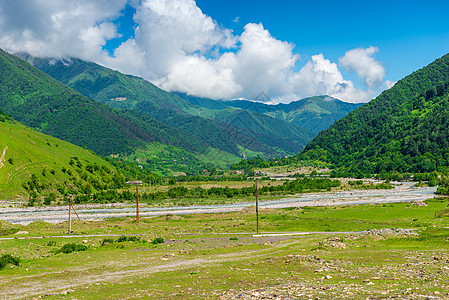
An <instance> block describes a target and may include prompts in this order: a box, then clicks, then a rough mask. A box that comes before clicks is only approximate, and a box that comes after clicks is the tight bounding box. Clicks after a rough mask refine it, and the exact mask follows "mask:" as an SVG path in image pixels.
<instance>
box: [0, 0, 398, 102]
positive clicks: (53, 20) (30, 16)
mask: <svg viewBox="0 0 449 300" xmlns="http://www.w3.org/2000/svg"><path fill="white" fill-rule="evenodd" d="M5 2H6V3H5ZM127 3H129V4H131V5H133V6H134V7H135V8H136V14H135V15H134V21H135V23H136V28H135V37H133V38H130V39H129V40H127V41H125V42H123V43H122V44H121V45H120V46H119V47H118V48H116V49H115V51H114V54H113V56H111V55H109V53H108V52H106V51H104V50H103V46H104V45H105V44H106V43H107V41H108V40H110V39H113V38H116V37H119V36H120V35H119V33H118V32H117V26H116V25H115V24H114V20H115V19H116V18H117V17H118V16H119V15H120V12H121V10H122V9H123V8H124V7H125V5H126V4H127ZM236 21H238V19H236ZM0 47H2V48H5V49H6V50H8V51H27V52H29V53H31V54H32V55H36V56H42V57H67V56H73V57H79V58H81V59H86V60H92V61H95V62H97V63H100V64H102V65H105V66H108V67H111V68H114V69H117V70H119V71H122V72H124V73H128V74H134V75H138V76H141V77H143V78H145V79H147V80H150V81H152V82H153V83H155V84H157V85H159V86H160V87H162V88H164V89H167V90H177V91H182V92H186V93H189V94H193V95H197V96H202V97H209V98H214V99H230V98H238V97H245V98H250V99H251V98H254V97H256V95H258V94H259V93H260V92H265V93H266V94H268V95H269V96H270V97H271V98H272V99H273V101H278V102H287V101H291V100H294V99H300V98H302V97H307V96H314V95H321V94H327V95H330V96H332V97H335V98H338V99H341V100H344V101H350V102H366V101H368V100H369V99H371V97H372V96H374V95H375V94H376V93H378V92H379V91H380V89H381V88H385V87H388V86H390V85H391V82H390V83H389V82H385V83H383V79H384V77H385V69H384V68H383V66H382V65H381V64H380V63H379V62H378V61H376V60H375V59H374V57H373V56H374V54H375V53H376V52H378V49H377V48H376V47H370V48H367V49H363V48H359V49H353V50H350V51H348V52H346V54H345V55H344V57H342V58H340V65H341V66H344V67H346V68H348V69H350V70H352V71H354V72H356V73H357V75H358V76H359V77H360V78H361V79H362V80H363V81H364V82H365V83H366V88H364V89H358V88H356V87H355V86H354V83H353V82H352V81H350V80H346V79H345V78H343V75H342V73H341V72H340V70H339V68H338V65H337V64H336V63H333V62H331V61H329V60H328V59H326V58H325V57H324V55H323V54H317V55H313V56H312V57H311V59H309V60H307V61H305V64H304V66H303V67H302V68H301V69H300V70H297V66H296V64H297V62H298V61H299V60H300V55H299V54H297V53H295V52H294V48H295V46H294V45H293V44H292V43H289V42H286V41H280V40H278V39H276V38H275V37H274V36H272V35H271V34H270V32H269V31H268V30H267V29H266V28H264V27H263V25H262V24H253V23H249V24H247V25H246V26H245V27H244V31H243V33H242V34H241V35H240V36H236V35H234V34H233V33H232V31H231V30H229V29H226V28H222V27H221V26H219V25H218V24H217V22H216V21H214V20H213V19H212V18H211V17H209V16H207V15H205V14H204V13H203V12H202V11H201V9H200V8H198V6H197V5H196V2H195V1H194V0H142V1H138V0H132V1H127V0H96V1H91V0H73V1H67V0H53V1H47V0H34V1H27V0H15V1H3V2H2V3H1V4H0ZM382 83H383V84H384V85H382Z"/></svg>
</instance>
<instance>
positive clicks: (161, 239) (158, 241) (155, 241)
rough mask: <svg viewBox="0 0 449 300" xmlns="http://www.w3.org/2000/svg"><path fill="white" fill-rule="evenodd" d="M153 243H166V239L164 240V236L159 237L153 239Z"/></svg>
mask: <svg viewBox="0 0 449 300" xmlns="http://www.w3.org/2000/svg"><path fill="white" fill-rule="evenodd" d="M152 243H153V244H154V245H157V244H163V243H165V241H164V239H163V238H161V237H158V238H155V239H154V240H153V241H152Z"/></svg>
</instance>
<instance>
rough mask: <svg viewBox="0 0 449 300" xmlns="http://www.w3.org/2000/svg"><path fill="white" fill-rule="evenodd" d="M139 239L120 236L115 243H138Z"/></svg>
mask: <svg viewBox="0 0 449 300" xmlns="http://www.w3.org/2000/svg"><path fill="white" fill-rule="evenodd" d="M139 241H140V238H138V237H136V236H124V235H122V236H121V237H119V238H118V239H117V243H121V242H139Z"/></svg>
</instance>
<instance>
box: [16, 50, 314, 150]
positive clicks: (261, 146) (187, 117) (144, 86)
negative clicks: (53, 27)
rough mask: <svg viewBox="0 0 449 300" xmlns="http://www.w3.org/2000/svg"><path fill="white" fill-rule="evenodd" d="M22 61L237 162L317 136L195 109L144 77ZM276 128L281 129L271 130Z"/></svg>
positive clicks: (264, 120)
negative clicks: (222, 153) (168, 126)
mask: <svg viewBox="0 0 449 300" xmlns="http://www.w3.org/2000/svg"><path fill="white" fill-rule="evenodd" d="M19 56H20V57H22V58H24V59H26V60H27V61H29V62H30V63H32V64H33V65H34V66H36V67H37V68H39V69H41V70H42V71H44V72H46V73H48V74H49V75H51V76H52V77H54V78H55V79H57V80H59V81H61V82H62V83H64V84H67V85H68V86H70V87H72V88H73V89H75V90H77V91H78V92H80V93H82V94H83V95H85V96H88V97H91V98H92V99H95V100H97V101H98V102H102V103H105V104H108V105H110V106H112V107H115V108H120V109H131V110H134V111H138V112H140V113H142V114H144V115H147V116H150V117H152V118H155V119H157V120H158V121H160V122H163V123H165V124H167V125H170V126H172V127H175V128H177V129H178V130H180V131H182V132H185V133H186V134H188V135H191V136H193V137H195V138H196V139H197V140H199V141H201V142H202V143H204V144H205V145H208V146H211V147H214V148H216V149H220V150H221V151H224V152H226V153H229V154H231V155H234V156H235V157H242V156H245V157H248V156H256V155H257V156H262V157H266V158H268V157H272V158H274V157H279V156H285V155H291V154H294V153H297V152H299V151H301V150H302V149H303V147H304V146H305V145H306V144H307V142H308V141H310V140H311V139H312V137H313V135H312V134H311V133H310V132H309V131H307V130H305V129H302V128H298V127H296V126H294V125H292V124H289V123H287V122H284V121H280V120H275V119H272V118H271V117H269V116H266V115H262V114H257V113H255V112H248V113H246V114H242V113H240V112H237V110H238V109H236V108H231V107H226V108H225V110H226V111H220V112H217V111H215V110H213V109H209V108H206V107H202V106H199V105H195V104H192V103H190V102H189V101H187V100H185V99H183V98H181V97H178V96H177V95H175V94H173V93H169V92H166V91H163V90H161V89H159V88H157V87H156V86H154V85H153V84H151V83H149V82H147V81H145V80H143V79H141V78H138V77H135V76H130V75H124V74H121V73H119V72H117V71H113V70H111V69H108V68H105V67H102V66H100V65H97V64H95V63H91V62H85V61H82V60H79V59H74V58H70V59H67V60H61V59H59V60H53V59H40V58H35V57H31V56H29V55H25V54H20V55H19ZM232 115H235V117H232ZM249 125H250V126H249ZM271 125H275V126H274V128H276V130H273V129H271V128H269V127H268V126H271Z"/></svg>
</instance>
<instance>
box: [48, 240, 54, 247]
mask: <svg viewBox="0 0 449 300" xmlns="http://www.w3.org/2000/svg"><path fill="white" fill-rule="evenodd" d="M47 246H49V247H53V246H56V242H55V241H48V243H47Z"/></svg>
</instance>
